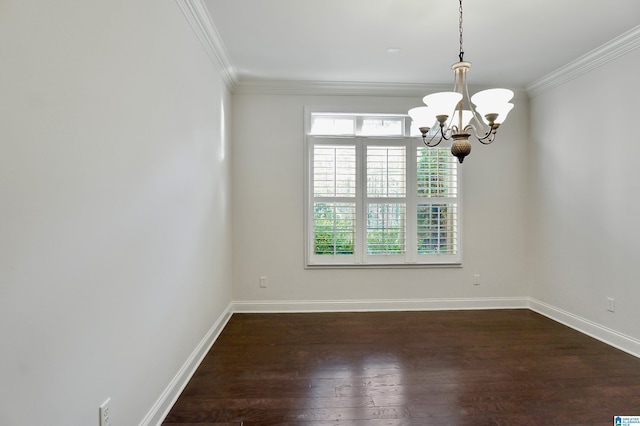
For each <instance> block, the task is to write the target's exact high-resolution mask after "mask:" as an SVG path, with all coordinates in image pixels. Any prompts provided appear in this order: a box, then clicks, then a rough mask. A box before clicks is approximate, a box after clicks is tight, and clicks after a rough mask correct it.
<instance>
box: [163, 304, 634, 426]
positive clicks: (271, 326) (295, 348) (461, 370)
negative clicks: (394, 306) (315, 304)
mask: <svg viewBox="0 0 640 426" xmlns="http://www.w3.org/2000/svg"><path fill="white" fill-rule="evenodd" d="M614 415H640V359H639V358H636V357H634V356H631V355H629V354H626V353H624V352H622V351H619V350H617V349H615V348H612V347H610V346H607V345H605V344H604V343H601V342H599V341H597V340H595V339H592V338H590V337H588V336H585V335H583V334H581V333H578V332H576V331H574V330H571V329H570V328H568V327H565V326H563V325H561V324H558V323H556V322H554V321H551V320H549V319H547V318H545V317H543V316H541V315H538V314H536V313H534V312H532V311H529V310H526V309H523V310H487V311H431V312H376V313H317V314H316V313H313V314H234V315H233V317H232V318H231V320H230V321H229V323H228V324H227V326H226V328H225V329H224V331H223V332H222V334H221V335H220V337H219V338H218V340H217V341H216V343H215V344H214V345H213V348H212V349H211V351H210V352H209V354H207V356H206V357H205V359H204V361H203V362H202V364H201V365H200V367H199V368H198V370H197V372H196V373H195V375H194V376H193V378H192V379H191V381H190V382H189V384H188V385H187V387H186V388H185V389H184V391H183V393H182V395H181V396H180V398H179V399H178V401H177V402H176V404H175V405H174V407H173V408H172V410H171V412H170V413H169V414H168V416H167V418H166V419H165V421H164V423H163V425H165V426H187V425H191V426H196V425H198V426H213V425H216V426H221V425H233V426H240V425H242V426H256V425H259V426H270V425H279V426H293V425H298V426H312V425H313V426H328V425H332V426H336V425H338V426H346V425H349V426H364V425H367V426H418V425H419V426H428V425H473V426H483V425H535V426H542V425H607V426H610V425H612V424H613V416H614Z"/></svg>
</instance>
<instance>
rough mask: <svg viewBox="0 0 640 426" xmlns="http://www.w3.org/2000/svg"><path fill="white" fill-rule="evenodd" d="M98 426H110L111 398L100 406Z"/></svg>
mask: <svg viewBox="0 0 640 426" xmlns="http://www.w3.org/2000/svg"><path fill="white" fill-rule="evenodd" d="M98 411H99V413H100V426H111V398H107V400H106V401H105V402H103V403H102V405H100V408H99V410H98Z"/></svg>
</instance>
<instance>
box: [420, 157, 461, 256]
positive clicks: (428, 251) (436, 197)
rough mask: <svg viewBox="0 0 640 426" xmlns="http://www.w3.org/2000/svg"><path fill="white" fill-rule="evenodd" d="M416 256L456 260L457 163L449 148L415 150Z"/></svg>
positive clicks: (457, 230) (457, 229) (457, 233)
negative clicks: (434, 256) (435, 256)
mask: <svg viewBox="0 0 640 426" xmlns="http://www.w3.org/2000/svg"><path fill="white" fill-rule="evenodd" d="M416 190H417V191H416V219H417V222H416V232H417V247H416V250H417V255H418V257H428V256H430V255H431V256H433V255H438V256H441V257H443V258H444V257H447V258H450V259H457V258H459V256H458V255H459V244H458V241H459V236H460V235H459V226H458V222H459V220H458V219H459V217H458V163H457V160H456V158H455V157H454V156H452V155H451V153H450V152H449V150H448V149H443V148H435V149H434V148H429V147H425V146H418V147H417V148H416Z"/></svg>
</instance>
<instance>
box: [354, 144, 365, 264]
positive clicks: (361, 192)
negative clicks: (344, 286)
mask: <svg viewBox="0 0 640 426" xmlns="http://www.w3.org/2000/svg"><path fill="white" fill-rule="evenodd" d="M365 142H366V139H365V138H356V238H355V239H356V245H355V258H356V263H366V260H365V259H366V251H367V206H366V197H367V149H366V143H365Z"/></svg>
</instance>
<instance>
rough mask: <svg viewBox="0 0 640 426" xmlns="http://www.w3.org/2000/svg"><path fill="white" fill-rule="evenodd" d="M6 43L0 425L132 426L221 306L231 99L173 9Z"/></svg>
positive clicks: (101, 10)
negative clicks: (105, 411) (106, 419)
mask: <svg viewBox="0 0 640 426" xmlns="http://www.w3.org/2000/svg"><path fill="white" fill-rule="evenodd" d="M0 40H2V42H0V61H1V62H2V66H1V67H0V93H1V95H0V197H1V201H0V377H1V378H2V379H1V380H0V424H2V425H12V426H17V425H44V424H47V425H63V426H72V425H83V426H84V425H97V424H98V406H99V404H100V403H102V402H103V401H104V400H105V399H106V398H107V397H111V398H112V406H111V409H112V421H113V424H114V425H134V424H138V423H139V422H140V421H141V420H142V419H143V417H144V416H145V414H147V412H148V410H149V409H150V408H151V407H152V406H153V404H154V403H155V402H156V401H157V400H158V398H159V396H160V395H161V393H162V392H163V390H164V389H165V388H166V386H167V385H168V383H169V382H170V381H171V379H172V378H173V377H174V375H175V374H176V373H177V372H178V369H179V368H180V367H181V366H182V365H183V363H184V362H185V360H186V359H187V358H188V356H189V355H190V354H191V353H192V351H193V350H194V348H195V347H196V346H197V344H198V343H199V342H200V341H201V339H203V337H204V336H205V334H206V333H207V331H208V330H209V329H210V327H211V326H212V325H213V324H214V322H215V321H216V320H217V319H218V318H219V316H220V315H221V313H222V312H223V311H225V309H226V308H227V306H228V305H229V303H230V301H231V286H230V282H231V269H230V265H231V260H230V247H231V243H230V241H231V240H230V237H231V235H230V194H229V188H230V181H229V179H230V159H229V146H228V136H227V135H228V130H227V129H228V128H229V126H227V125H226V123H227V122H228V121H229V120H228V119H229V114H230V99H231V98H230V95H229V93H228V91H227V89H226V88H225V87H224V85H223V84H222V82H221V81H220V79H219V78H218V77H217V75H218V74H217V70H216V69H215V67H214V66H213V65H212V63H211V62H210V60H209V58H208V57H207V55H206V54H205V51H204V50H203V49H202V46H201V45H200V44H199V43H198V41H197V39H196V37H195V36H194V34H193V32H192V30H191V28H190V27H189V25H188V23H187V21H186V20H185V17H184V16H183V14H182V12H181V11H180V9H179V7H178V5H177V4H176V2H175V1H174V0H142V1H128V0H110V1H106V2H81V1H70V0H59V1H55V2H30V1H18V0H8V1H3V2H2V6H1V7H0Z"/></svg>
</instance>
